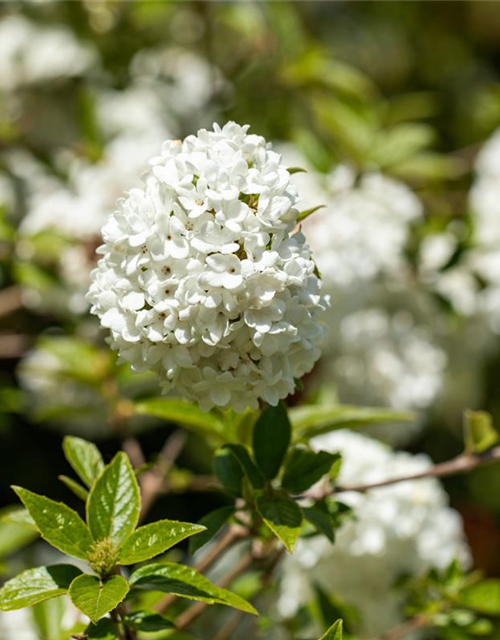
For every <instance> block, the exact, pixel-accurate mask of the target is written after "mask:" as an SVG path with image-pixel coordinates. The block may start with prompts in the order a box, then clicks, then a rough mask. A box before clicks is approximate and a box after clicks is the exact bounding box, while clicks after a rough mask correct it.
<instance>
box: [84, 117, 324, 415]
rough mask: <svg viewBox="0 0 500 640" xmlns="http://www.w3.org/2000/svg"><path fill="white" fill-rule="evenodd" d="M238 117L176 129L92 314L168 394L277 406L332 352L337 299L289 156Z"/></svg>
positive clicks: (111, 233)
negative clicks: (184, 132)
mask: <svg viewBox="0 0 500 640" xmlns="http://www.w3.org/2000/svg"><path fill="white" fill-rule="evenodd" d="M247 131H248V126H243V127H241V126H239V125H237V124H235V123H232V122H230V123H228V124H226V125H225V126H224V127H223V128H222V129H221V128H220V127H219V126H218V125H214V130H213V131H207V130H203V129H202V130H200V131H199V132H198V135H196V136H195V135H191V136H188V137H187V138H186V139H185V140H184V141H183V142H180V141H167V142H165V143H164V145H163V148H162V153H161V155H160V156H159V157H156V158H154V159H153V160H152V161H151V165H152V167H151V171H150V172H149V173H148V175H147V176H146V178H145V181H144V186H143V188H141V189H132V190H131V191H130V193H129V194H128V196H127V198H125V199H124V200H123V201H121V202H120V204H119V208H118V210H117V211H116V212H115V213H114V214H113V215H112V216H111V217H110V219H109V221H108V223H107V224H106V226H105V227H104V229H103V237H104V241H105V244H104V246H103V247H102V248H101V250H100V251H101V252H102V254H103V258H102V259H101V260H100V261H99V266H98V268H97V269H96V270H95V271H94V272H93V283H92V286H91V288H90V291H89V295H88V297H89V300H90V301H91V302H92V304H93V307H92V312H93V313H95V314H97V315H98V316H99V317H100V318H101V323H102V325H103V326H104V327H107V328H109V329H110V330H111V345H112V347H113V348H114V349H116V350H117V351H118V352H119V354H120V356H121V359H122V360H124V361H127V362H130V363H131V365H132V367H133V368H134V370H138V371H142V370H147V369H150V370H153V371H155V372H156V373H157V374H158V375H159V378H160V381H161V383H162V387H163V389H164V391H165V392H168V391H170V390H175V392H177V393H179V394H181V395H183V396H184V397H186V398H189V399H193V400H197V401H198V402H199V403H200V406H201V407H202V408H203V409H204V410H208V409H210V408H211V407H213V406H218V407H224V408H225V407H232V408H233V409H234V410H235V411H243V410H244V409H245V408H247V407H253V408H257V407H258V399H259V398H261V399H263V400H265V401H267V402H269V403H270V404H273V405H274V404H276V403H277V402H278V401H279V400H280V399H281V398H284V397H286V396H287V395H288V394H289V393H291V392H292V391H293V389H294V386H295V379H297V378H300V377H302V376H303V375H304V374H305V373H307V372H308V371H310V370H311V368H312V367H313V365H314V363H315V361H316V360H317V359H318V358H319V355H320V349H319V346H318V345H319V340H320V337H321V334H322V329H321V326H320V324H319V323H318V316H319V312H320V311H321V310H322V309H324V308H325V306H326V300H325V298H324V297H322V296H321V295H320V286H321V285H320V280H319V278H318V277H317V276H316V275H315V265H314V262H313V260H312V259H311V253H310V250H309V247H308V246H307V244H306V243H305V238H304V236H303V235H302V234H301V233H300V232H296V233H292V231H293V229H294V227H295V225H296V220H297V215H298V211H297V209H296V208H295V205H296V204H297V193H296V189H295V187H294V186H293V184H292V183H291V181H290V174H289V172H288V171H287V170H286V169H285V168H284V167H283V166H282V163H281V156H280V155H279V154H278V153H276V152H274V151H273V150H272V149H271V146H270V145H269V144H267V143H266V141H265V140H264V138H262V137H261V136H257V135H251V134H248V132H247Z"/></svg>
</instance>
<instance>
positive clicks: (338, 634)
mask: <svg viewBox="0 0 500 640" xmlns="http://www.w3.org/2000/svg"><path fill="white" fill-rule="evenodd" d="M319 640H342V620H337V621H336V622H334V623H333V624H332V626H331V627H330V628H329V629H328V631H327V632H326V633H325V634H324V635H322V636H321V638H320V639H319Z"/></svg>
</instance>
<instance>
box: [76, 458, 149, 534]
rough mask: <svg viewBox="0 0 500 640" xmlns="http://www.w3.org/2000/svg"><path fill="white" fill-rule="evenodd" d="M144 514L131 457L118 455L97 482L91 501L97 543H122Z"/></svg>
mask: <svg viewBox="0 0 500 640" xmlns="http://www.w3.org/2000/svg"><path fill="white" fill-rule="evenodd" d="M140 511H141V497H140V493H139V485H138V484H137V479H136V477H135V474H134V470H133V469H132V466H131V464H130V461H129V459H128V456H127V455H126V454H125V453H123V452H120V453H117V454H116V456H115V457H114V458H113V460H112V461H111V462H110V464H108V466H107V467H105V469H104V471H103V472H102V473H101V475H100V476H99V478H98V479H97V480H96V482H95V483H94V486H93V487H92V490H91V492H90V495H89V499H88V501H87V522H88V525H89V527H90V531H91V532H92V535H93V536H94V539H95V540H102V539H103V538H110V539H111V540H112V541H113V542H114V543H115V544H119V543H120V542H122V541H123V540H125V538H127V537H128V536H129V535H130V534H131V533H132V532H133V531H134V529H135V527H136V526H137V523H138V521H139V514H140Z"/></svg>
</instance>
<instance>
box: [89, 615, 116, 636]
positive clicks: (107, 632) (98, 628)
mask: <svg viewBox="0 0 500 640" xmlns="http://www.w3.org/2000/svg"><path fill="white" fill-rule="evenodd" d="M85 633H86V635H87V637H88V639H89V640H115V639H116V638H118V630H117V628H116V624H115V623H114V622H113V621H112V620H110V619H109V618H102V619H101V620H99V622H98V623H97V624H89V626H88V627H87V629H86V630H85Z"/></svg>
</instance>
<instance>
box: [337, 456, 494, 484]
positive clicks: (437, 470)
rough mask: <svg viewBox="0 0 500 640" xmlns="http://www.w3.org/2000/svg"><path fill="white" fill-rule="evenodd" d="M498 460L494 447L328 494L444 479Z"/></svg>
mask: <svg viewBox="0 0 500 640" xmlns="http://www.w3.org/2000/svg"><path fill="white" fill-rule="evenodd" d="M499 460H500V447H495V448H494V449H490V451H486V452H485V453H477V454H472V455H471V454H465V453H462V454H461V455H459V456H457V457H456V458H453V459H452V460H448V461H447V462H441V463H440V464H435V465H434V466H432V467H430V468H429V469H427V470H426V471H421V472H420V473H413V474H409V475H406V476H399V477H396V478H388V479H387V480H381V481H380V482H372V483H369V484H358V485H351V486H347V487H335V488H333V489H331V490H330V491H329V493H343V492H346V491H361V492H362V491H367V490H368V489H377V488H378V487H387V486H388V485H391V484H397V483H399V482H407V481H409V480H420V479H422V478H444V477H446V476H453V475H457V474H460V473H466V472H467V471H472V469H475V468H476V467H482V466H484V465H486V464H491V463H492V462H496V461H499Z"/></svg>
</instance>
